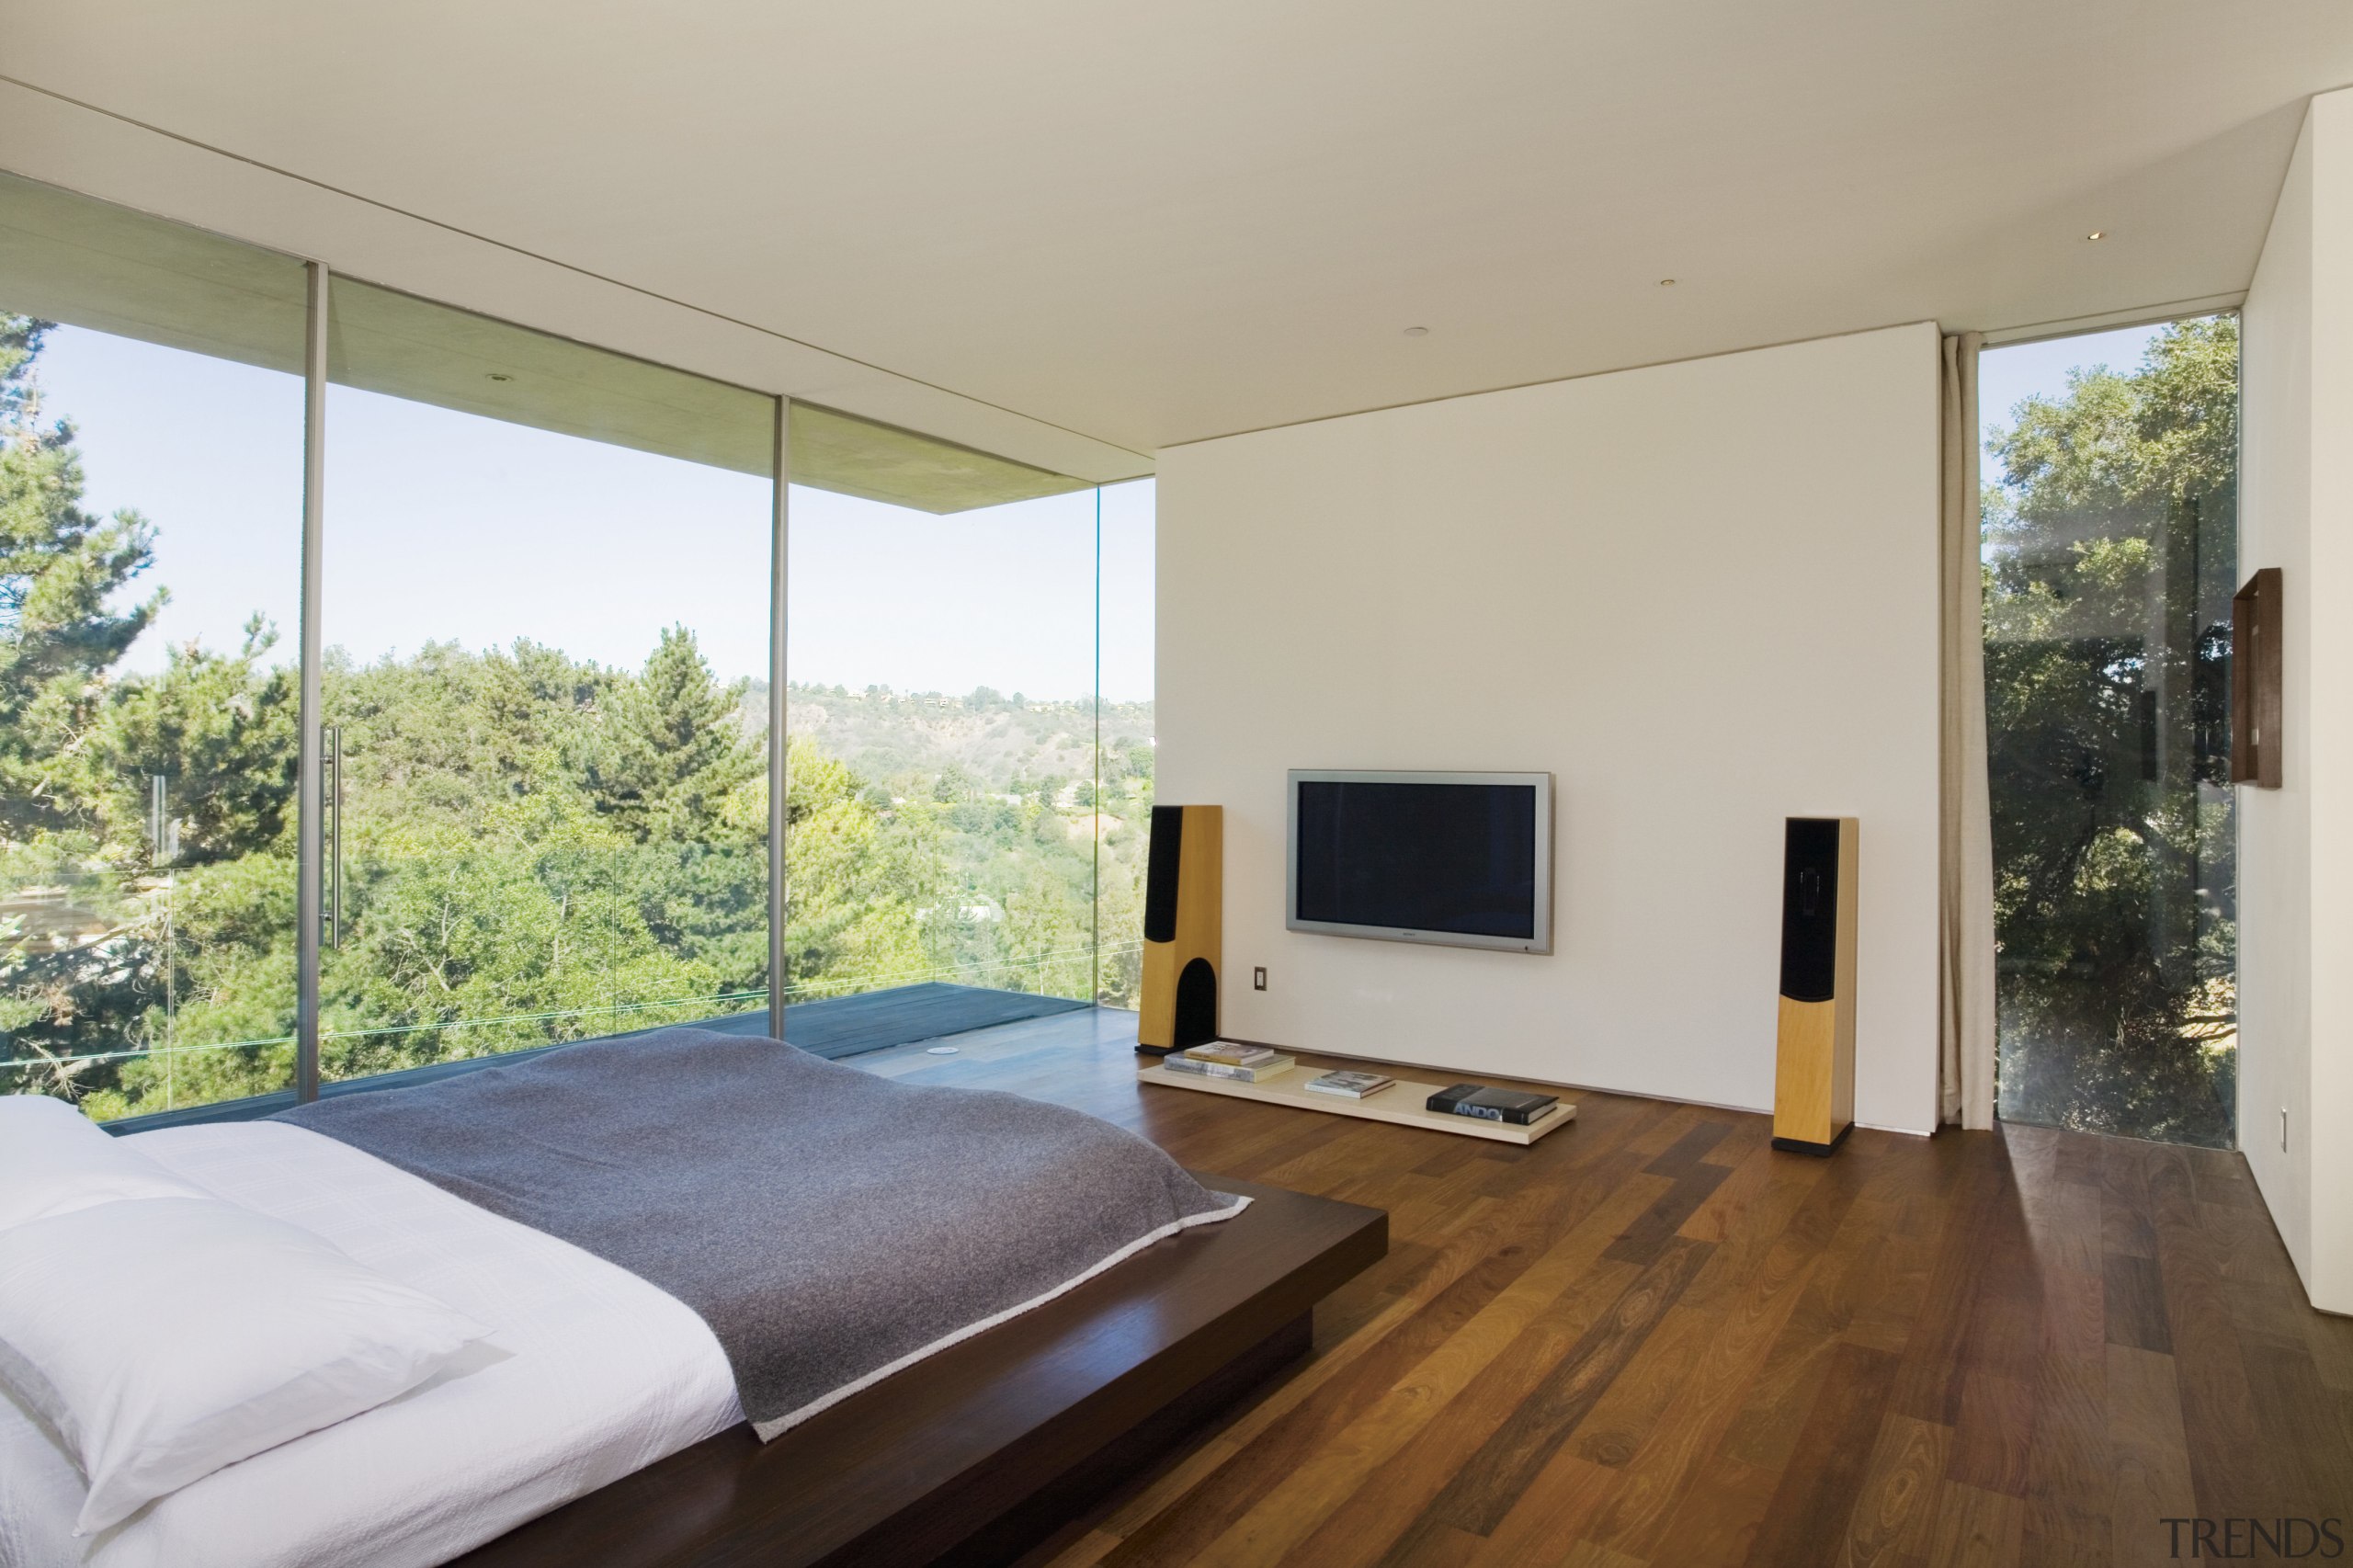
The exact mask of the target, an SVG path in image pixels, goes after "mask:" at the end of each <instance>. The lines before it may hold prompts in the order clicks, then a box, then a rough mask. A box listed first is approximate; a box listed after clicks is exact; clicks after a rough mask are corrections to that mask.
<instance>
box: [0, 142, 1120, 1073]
mask: <svg viewBox="0 0 2353 1568" xmlns="http://www.w3.org/2000/svg"><path fill="white" fill-rule="evenodd" d="M320 277H321V278H323V279H324V272H322V273H321V274H320ZM309 282H310V279H309V278H306V268H305V267H304V265H303V264H302V263H301V262H300V261H297V260H295V259H293V258H291V257H287V256H278V255H275V254H272V253H269V252H267V251H263V250H259V249H256V248H255V247H251V246H246V245H243V244H237V243H234V242H231V241H227V240H223V239H221V238H219V237H218V236H214V235H210V234H207V233H201V232H199V231H196V230H192V229H188V228H187V227H185V226H182V225H179V224H175V223H171V222H165V221H163V220H159V219H154V218H151V217H147V216H145V215H142V214H138V213H133V212H130V211H127V210H122V209H119V208H115V207H112V206H109V205H108V204H106V203H101V202H97V201H92V200H89V199H85V198H82V197H78V196H74V195H72V194H71V193H68V192H64V191H60V190H56V189H54V188H52V187H44V186H40V185H38V184H34V183H31V182H25V181H20V180H16V179H14V178H10V177H7V176H0V522H5V529H4V530H0V1093H49V1094H56V1095H60V1096H65V1097H68V1098H72V1099H74V1100H76V1101H77V1102H79V1103H80V1104H82V1105H83V1106H84V1107H85V1108H86V1109H88V1110H89V1112H90V1113H91V1114H92V1115H93V1116H95V1117H97V1118H99V1119H119V1118H121V1117H126V1116H136V1115H142V1114H147V1113H151V1112H158V1111H192V1110H195V1109H196V1108H201V1107H204V1106H207V1105H210V1104H213V1103H215V1102H221V1101H233V1100H252V1101H254V1102H255V1103H254V1105H249V1106H246V1107H244V1108H243V1109H242V1110H241V1111H240V1112H238V1113H239V1114H252V1113H254V1110H255V1108H256V1106H259V1107H267V1106H273V1105H276V1104H278V1103H282V1101H283V1098H284V1097H286V1096H285V1093H284V1092H285V1091H289V1090H291V1089H294V1088H295V1087H296V1086H297V1085H298V1084H299V1083H300V1082H301V1075H300V1072H299V1070H298V1061H297V1059H298V1055H299V1054H300V1040H299V1038H298V1037H299V1035H300V1024H299V1020H298V1017H297V1012H298V990H299V986H300V978H299V976H300V972H301V951H302V950H303V944H304V942H305V940H306V939H307V938H306V937H304V936H303V934H302V933H301V931H300V929H299V926H298V909H299V907H300V903H301V899H302V898H303V897H305V896H308V895H309V894H310V893H311V892H313V891H314V892H315V893H316V896H317V898H318V900H319V902H320V904H321V907H322V910H323V914H324V919H323V920H322V922H321V930H320V933H319V940H320V960H321V961H320V1008H319V1018H318V1026H319V1027H318V1043H319V1065H320V1068H321V1070H322V1071H321V1077H322V1078H323V1080H324V1082H326V1083H328V1084H330V1085H332V1084H335V1083H337V1082H348V1081H351V1080H356V1079H362V1078H369V1077H373V1076H376V1075H379V1074H387V1073H393V1072H398V1071H400V1070H403V1069H406V1068H412V1067H419V1066H427V1065H434V1064H439V1063H449V1062H459V1061H462V1060H468V1059H475V1058H486V1057H489V1056H492V1055H494V1054H497V1053H500V1052H504V1051H513V1050H517V1049H522V1048H525V1047H530V1046H537V1045H542V1044H551V1043H556V1042H560V1041H563V1040H577V1039H582V1038H588V1037H595V1036H604V1035H611V1034H619V1033H627V1032H630V1031H632V1030H637V1029H643V1028H652V1027H654V1026H658V1025H662V1024H667V1023H675V1022H684V1021H704V1022H712V1023H715V1024H718V1025H720V1026H721V1027H726V1028H739V1029H744V1030H746V1031H753V1030H757V1031H760V1032H765V1028H766V1026H767V1022H768V1018H767V1006H768V1004H769V1001H770V975H769V972H768V908H769V901H770V899H771V898H772V897H774V896H777V890H776V889H775V887H774V886H773V885H772V881H771V876H772V868H771V863H770V858H769V855H768V849H769V845H768V841H767V823H768V803H769V801H768V791H769V779H770V768H769V764H768V756H767V737H768V730H769V724H770V720H771V714H772V711H773V710H775V709H776V707H777V706H778V705H777V702H776V699H777V698H778V696H779V694H778V693H775V692H772V691H771V690H770V689H769V686H768V675H769V657H770V652H771V636H772V630H773V626H774V617H775V614H776V610H777V608H778V607H777V606H776V605H775V603H774V602H773V598H772V594H771V586H770V585H771V568H772V565H773V560H772V551H773V546H774V540H775V525H776V521H777V518H776V515H775V488H774V483H773V480H772V477H771V476H772V473H773V460H774V457H775V455H776V443H777V440H778V436H779V432H778V418H779V412H780V410H779V404H778V403H777V402H776V400H774V399H773V398H770V397H768V396H766V395H764V394H760V393H756V392H747V391H745V390H743V389H740V388H735V387H731V386H726V385H723V384H721V383H718V382H714V381H708V380H705V379H703V378H700V377H697V376H693V375H688V374H685V373H683V372H678V371H675V370H670V369H665V368H663V367H660V366H658V365H654V364H649V363H646V362H644V361H642V360H638V359H634V358H628V357H626V356H622V355H619V354H614V353H611V352H608V351H606V350H602V349H598V348H594V347H587V346H585V345H581V344H577V343H574V342H569V341H566V340H563V339H559V338H555V337H551V336H549V335H545V334H542V333H538V332H533V331H529V330H528V329H524V328H521V327H517V326H515V325H512V324H506V323H502V322H497V321H494V320H489V319H486V318H483V317H481V316H477V315H473V314H471V313H469V312H462V311H459V310H455V309H452V308H449V307H447V306H443V305H440V304H437V303H434V302H431V301H424V300H420V299H416V298H415V297H412V296H409V295H405V294H402V293H399V292H396V291H393V290H386V289H383V288H379V287H376V286H373V285H370V284H368V283H366V282H362V281H358V280H354V279H350V278H341V277H335V278H332V279H326V280H325V290H326V291H325V293H324V296H323V298H324V301H325V303H326V312H325V316H324V327H325V338H324V348H325V354H324V365H325V369H324V381H323V383H322V385H321V387H320V388H319V389H316V390H318V391H319V392H321V393H322V395H323V414H322V419H323V426H322V433H323V436H324V456H323V459H322V462H321V468H320V471H319V473H320V478H321V480H322V494H323V496H324V500H323V503H322V505H321V506H320V508H319V511H318V517H317V528H318V531H317V535H316V539H315V542H316V543H317V544H318V545H319V546H320V556H321V563H322V564H321V570H320V573H319V575H318V578H317V580H316V583H315V587H314V595H315V597H313V598H309V599H306V589H305V583H304V577H303V571H304V567H303V560H304V555H303V544H304V534H303V515H304V510H305V506H304V477H305V476H304V468H303V463H304V437H305V423H304V421H305V417H306V415H305V407H304V403H305V391H306V389H305V385H304V382H303V379H302V378H303V374H304V370H305V359H306V352H305V343H306V333H307V331H308V329H309V327H310V325H311V324H312V322H313V316H312V312H311V310H310V308H309V303H308V301H309V298H310V290H309ZM785 412H787V413H788V415H789V417H788V425H789V429H790V437H789V440H788V441H787V442H786V446H787V449H788V450H789V453H790V459H789V460H790V464H791V469H790V472H791V475H792V478H793V480H794V481H795V483H794V484H793V486H792V489H791V492H790V499H791V510H792V513H793V516H792V519H791V524H792V530H791V537H792V543H793V551H792V557H791V566H792V593H791V605H790V609H791V611H792V616H793V621H792V640H791V647H790V654H791V658H792V667H791V676H792V678H793V681H794V683H795V684H794V687H793V689H792V691H791V693H790V719H791V722H790V730H791V735H790V791H789V795H788V801H789V827H788V831H787V841H788V845H789V856H790V903H789V907H790V919H789V922H788V924H787V926H786V932H785V935H786V944H785V945H786V948H787V951H788V962H787V972H786V974H785V976H784V979H785V982H786V987H787V994H788V996H789V997H790V999H792V1000H793V1001H795V1002H796V1003H811V1004H817V1005H821V1006H822V1005H823V1004H824V1003H825V1002H827V1001H828V1000H829V999H832V998H836V997H842V996H846V995H850V994H860V995H861V1000H860V1002H859V1003H858V1006H859V1007H860V1008H864V1009H865V1010H864V1011H863V1012H861V1013H859V1015H858V1019H857V1020H855V1027H854V1028H850V1027H849V1026H847V1025H843V1024H842V1021H841V1019H842V1015H839V1014H836V1015H835V1016H834V1017H833V1020H832V1021H831V1022H830V1023H827V1024H826V1025H825V1029H831V1030H832V1031H833V1033H834V1034H841V1033H842V1030H843V1028H847V1029H848V1034H847V1036H845V1038H844V1039H842V1040H834V1039H833V1038H832V1035H828V1036H827V1040H826V1041H825V1042H822V1043H823V1044H824V1048H825V1049H827V1051H828V1053H829V1054H833V1053H839V1051H847V1050H853V1049H865V1048H868V1047H869V1046H871V1045H875V1044H880V1043H889V1042H890V1041H891V1040H893V1039H912V1038H916V1037H917V1036H918V1035H919V1034H921V1033H922V1032H924V1031H926V1030H931V1031H935V1032H936V1031H937V1030H938V1029H939V1028H942V1027H970V1022H969V1019H968V1018H967V1014H966V1013H965V1012H958V1011H956V1010H955V1008H952V1007H951V1008H950V1009H949V1011H948V1012H945V1013H942V1012H938V1011H937V1010H933V1011H926V1010H925V1009H926V1006H928V1004H927V1003H926V1000H925V999H924V998H921V997H914V996H907V997H902V998H900V999H896V1000H892V999H883V1001H882V1003H881V1004H880V1005H879V1006H881V1010H885V1011H889V1010H895V1012H894V1015H893V1017H892V1018H890V1019H881V1020H879V1021H878V1017H879V1015H878V1013H877V1009H876V1007H872V1006H868V1005H867V1000H866V999H864V998H863V994H869V993H873V992H878V991H890V990H893V989H896V988H903V987H924V986H929V985H936V984H937V983H940V982H947V983H950V984H951V986H953V987H955V988H958V991H959V996H960V997H961V998H963V999H966V1000H969V999H970V998H971V997H972V995H974V994H978V993H983V992H989V993H996V994H998V996H999V1000H1000V1002H1001V1001H1002V999H1003V994H1006V993H1027V994H1029V996H1030V998H1031V999H1032V1000H1036V999H1040V998H1059V999H1062V1000H1063V1001H1066V1002H1067V1003H1069V1004H1071V1005H1074V1006H1085V1005H1086V1004H1087V1003H1088V1002H1090V1001H1095V1000H1098V999H1099V1000H1101V1001H1105V1002H1108V1003H1111V1004H1113V1005H1120V1006H1132V1005H1133V1003H1134V999H1135V998H1134V993H1135V976H1136V969H1137V964H1136V950H1135V949H1136V948H1137V945H1138V943H1137V931H1136V927H1137V926H1138V910H1139V909H1140V906H1141V901H1142V886H1141V882H1142V867H1143V862H1144V856H1143V847H1144V844H1145V841H1146V837H1147V835H1148V832H1149V813H1150V808H1151V803H1152V778H1153V767H1152V740H1153V728H1154V726H1153V722H1152V642H1153V640H1152V625H1151V619H1152V608H1151V607H1152V553H1153V537H1152V535H1153V506H1152V486H1151V484H1150V483H1148V482H1145V483H1132V484H1126V485H1115V486H1111V487H1108V488H1105V489H1097V488H1095V487H1092V486H1089V485H1087V484H1086V483H1083V482H1081V481H1079V480H1075V479H1072V478H1069V477H1067V476H1063V475H1059V474H1054V473H1051V472H1045V471H1042V470H1039V469H1035V468H1030V467H1027V466H1025V465H1023V464H1021V463H1019V462H1017V461H1014V460H1008V459H1005V458H1002V457H996V456H993V455H991V454H988V453H984V452H979V451H975V450H972V449H967V448H962V447H958V446H954V445H952V444H949V443H946V442H942V441H939V440H937V439H934V438H932V437H925V436H922V435H919V434H916V433H914V432H910V431H905V430H901V429H897V428H894V427H892V426H883V425H879V424H875V423H873V422H871V421H869V420H864V419H860V418H858V417H856V416H853V415H847V414H842V413H838V412H835V411H831V410H827V409H824V408H821V407H816V406H813V405H808V404H801V403H795V404H792V405H791V406H790V409H789V411H785ZM306 604H308V605H309V607H310V609H309V612H310V613H311V614H314V615H315V616H316V617H317V620H316V622H315V624H316V625H317V627H318V628H319V631H320V632H321V636H320V648H321V652H320V655H319V658H318V660H317V663H316V665H315V668H314V669H311V670H306V669H305V668H304V667H303V666H302V665H301V646H302V642H303V637H302V635H301V631H302V628H303V624H304V619H305V613H306V611H305V607H306ZM310 675H315V676H316V677H317V679H318V682H319V687H320V692H319V697H320V702H321V710H320V714H319V717H320V719H321V720H322V721H323V722H322V724H321V727H320V731H319V733H318V739H319V747H320V753H321V756H322V759H323V762H324V767H323V768H322V773H323V775H324V777H323V778H321V779H320V788H319V790H318V791H317V793H316V795H315V796H313V797H311V798H309V799H308V800H307V801H306V799H305V797H304V794H303V789H302V785H303V778H304V774H303V769H304V767H305V766H306V764H305V763H304V762H303V759H302V744H303V738H304V737H303V735H302V733H301V701H302V696H301V693H302V689H303V685H304V681H305V678H306V676H310ZM306 816H307V817H308V819H309V820H311V821H313V822H314V823H316V824H318V825H319V827H320V830H321V833H322V837H323V839H324V848H325V853H324V856H323V857H322V858H321V861H320V866H319V871H318V874H317V876H316V879H315V881H313V883H312V884H311V885H310V887H309V888H305V886H304V885H303V883H302V881H301V876H302V873H301V870H300V857H299V853H298V844H299V842H300V840H301V836H302V824H303V822H304V820H305V818H306ZM985 1002H986V999H985V998H983V1004H984V1005H983V1006H982V1014H983V1015H984V1014H985V1013H986V1012H987V1006H986V1005H985ZM961 1005H962V1003H961V1002H960V1003H959V1006H961ZM910 1009H912V1011H911V1010H910ZM1005 1010H1006V1009H1005V1008H1004V1007H1003V1006H999V1007H998V1011H999V1012H1004V1011H1005ZM968 1011H969V1009H968ZM1018 1011H1019V1010H1018V1009H1014V1015H1015V1016H1018ZM898 1014H904V1015H905V1016H904V1017H899V1016H897V1015H898ZM917 1014H920V1015H921V1016H920V1017H918V1016H916V1015H917ZM974 1016H975V1017H977V1016H980V1015H974ZM960 1020H965V1021H961V1022H960ZM813 1027H815V1020H813ZM820 1032H821V1033H824V1032H825V1031H824V1029H821V1030H820ZM788 1033H790V1026H789V1028H788ZM849 1037H855V1038H849ZM793 1038H795V1039H798V1038H799V1037H797V1036H795V1037H793ZM835 1047H838V1048H839V1050H838V1051H837V1050H835ZM257 1096H278V1097H276V1098H269V1099H261V1098H257Z"/></svg>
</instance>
